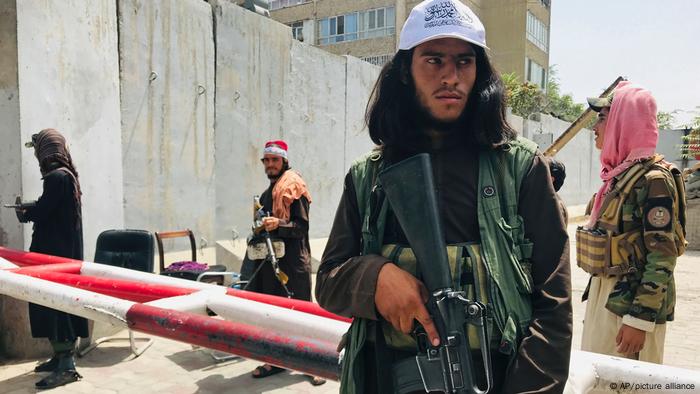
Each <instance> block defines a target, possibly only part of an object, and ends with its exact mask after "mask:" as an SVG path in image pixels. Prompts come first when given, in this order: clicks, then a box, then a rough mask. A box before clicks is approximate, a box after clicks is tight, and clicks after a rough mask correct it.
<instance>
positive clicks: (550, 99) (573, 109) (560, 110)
mask: <svg viewBox="0 0 700 394" xmlns="http://www.w3.org/2000/svg"><path fill="white" fill-rule="evenodd" d="M585 109H586V108H585V106H584V105H583V104H577V103H575V102H574V98H573V97H572V96H571V95H570V94H565V95H563V96H562V95H561V91H560V85H559V78H557V70H556V68H555V66H554V65H552V66H551V67H549V76H548V78H547V100H546V105H545V107H544V108H543V112H547V113H549V114H551V115H552V116H554V117H556V118H559V119H561V120H565V121H567V122H573V121H574V120H576V119H577V118H578V117H579V116H581V114H582V113H583V111H585Z"/></svg>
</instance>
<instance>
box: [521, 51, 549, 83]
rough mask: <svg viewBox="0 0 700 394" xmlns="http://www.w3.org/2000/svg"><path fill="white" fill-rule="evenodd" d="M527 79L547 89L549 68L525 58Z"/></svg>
mask: <svg viewBox="0 0 700 394" xmlns="http://www.w3.org/2000/svg"><path fill="white" fill-rule="evenodd" d="M525 80H526V81H528V82H531V83H533V84H535V85H537V86H538V87H539V88H540V89H542V90H545V88H546V86H547V70H546V69H545V68H544V67H542V66H540V65H539V64H538V63H537V62H535V61H534V60H532V59H530V58H528V57H526V58H525Z"/></svg>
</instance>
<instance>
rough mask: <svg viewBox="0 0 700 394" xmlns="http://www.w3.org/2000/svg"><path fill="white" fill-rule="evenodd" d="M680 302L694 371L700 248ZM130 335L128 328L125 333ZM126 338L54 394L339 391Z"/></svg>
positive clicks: (681, 276) (680, 352) (674, 349)
mask: <svg viewBox="0 0 700 394" xmlns="http://www.w3.org/2000/svg"><path fill="white" fill-rule="evenodd" d="M575 228H576V226H575V225H570V226H569V235H570V236H571V237H572V241H571V251H572V263H573V267H572V272H573V275H572V281H573V290H574V292H573V297H574V342H573V343H574V344H573V347H574V349H578V347H579V346H580V341H581V328H582V319H583V312H584V304H583V303H581V302H580V299H581V294H582V293H583V290H584V289H585V287H586V283H587V280H588V278H587V275H586V274H585V273H584V272H583V271H581V270H580V269H578V268H577V267H576V266H575V258H574V257H575V256H574V253H575V252H574V251H575V245H574V241H573V231H574V230H575ZM676 281H677V287H678V302H677V309H676V321H675V322H673V323H671V324H670V326H669V328H668V332H667V338H666V354H665V358H664V362H665V364H668V365H673V366H678V367H683V368H689V369H694V370H697V371H699V372H698V373H700V352H697V349H698V348H700V329H698V327H700V252H698V251H690V252H688V253H687V254H686V255H685V256H683V257H681V258H680V259H679V261H678V264H677V268H676ZM122 335H125V332H123V333H122ZM129 356H130V352H129V350H128V345H126V343H116V344H113V345H112V344H103V345H101V346H100V347H98V349H97V350H94V351H93V352H91V353H89V354H88V355H87V356H86V357H85V358H82V359H79V360H78V368H79V371H80V373H81V374H82V375H83V377H84V379H83V380H82V381H80V382H77V383H73V384H70V385H68V386H64V387H60V388H56V389H53V390H49V391H48V392H51V393H95V394H100V393H104V394H107V393H126V394H134V393H172V394H180V393H181V394H189V393H288V394H297V393H298V394H302V393H303V394H307V393H336V392H338V384H337V383H336V382H330V381H329V382H328V383H326V384H325V385H323V386H318V387H314V386H311V384H309V382H308V379H307V378H306V377H305V376H304V375H301V374H298V373H282V374H279V375H275V376H271V377H268V378H265V379H253V378H251V377H250V372H251V371H252V370H253V369H254V368H255V366H257V365H258V364H259V363H257V362H254V361H247V360H242V359H238V360H233V361H228V362H223V363H217V362H215V361H214V360H213V358H212V357H211V356H210V354H209V351H208V350H206V349H198V350H193V349H192V347H191V346H190V345H187V344H184V343H179V342H175V341H170V340H166V339H161V338H157V339H156V342H155V344H154V345H153V346H152V347H151V348H150V349H148V350H147V351H146V352H145V353H144V354H143V355H142V356H141V357H139V358H137V359H134V360H128V361H124V360H125V359H128V358H129ZM35 364H36V360H28V361H27V360H25V361H16V360H13V361H2V360H0V393H12V394H19V393H33V392H35V390H34V383H35V382H36V381H37V380H39V379H40V378H41V376H43V375H39V374H35V373H34V372H33V368H34V366H35Z"/></svg>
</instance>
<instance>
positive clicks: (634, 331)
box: [615, 324, 646, 355]
mask: <svg viewBox="0 0 700 394" xmlns="http://www.w3.org/2000/svg"><path fill="white" fill-rule="evenodd" d="M645 339H646V331H643V330H640V329H638V328H634V327H631V326H628V325H626V324H623V325H622V327H620V331H618V333H617V337H616V338H615V342H616V343H617V352H618V353H620V354H625V355H628V354H635V353H639V352H640V351H642V349H643V348H644V340H645Z"/></svg>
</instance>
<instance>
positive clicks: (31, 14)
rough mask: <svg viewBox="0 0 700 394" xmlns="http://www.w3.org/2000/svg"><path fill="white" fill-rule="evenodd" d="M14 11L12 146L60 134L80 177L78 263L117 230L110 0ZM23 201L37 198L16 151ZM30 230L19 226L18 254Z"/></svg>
mask: <svg viewBox="0 0 700 394" xmlns="http://www.w3.org/2000/svg"><path fill="white" fill-rule="evenodd" d="M21 5H22V6H21V7H18V8H17V43H18V56H17V64H18V70H19V74H18V75H19V90H20V92H21V94H20V100H19V108H20V123H21V132H20V135H19V136H20V138H21V140H22V141H26V140H29V139H30V136H31V135H32V134H33V133H36V132H38V131H39V130H41V129H43V128H47V127H53V128H56V129H58V130H59V131H61V132H62V133H63V134H64V135H65V136H66V139H67V141H68V144H69V148H70V151H71V155H72V156H73V161H74V163H75V165H76V167H77V170H78V172H79V174H80V183H81V187H82V191H83V227H84V239H85V256H86V258H88V259H91V258H92V256H93V255H94V247H95V240H96V238H97V235H98V233H99V232H101V231H102V230H104V229H107V228H115V227H117V228H118V227H122V226H123V223H124V222H123V220H124V215H123V209H122V192H123V186H122V180H123V179H122V168H121V162H122V151H121V133H120V113H119V63H118V52H117V50H118V49H117V10H116V3H115V2H114V1H110V0H96V1H90V2H85V1H81V0H60V1H59V0H51V1H48V0H23V1H22V2H21ZM22 168H23V171H22V184H23V192H24V193H23V194H24V195H25V197H26V198H36V197H38V196H39V195H40V194H41V190H42V183H41V180H40V178H41V175H40V173H39V166H38V165H37V162H36V159H35V157H34V152H33V151H32V150H30V149H23V150H22ZM30 233H31V226H29V225H27V226H25V234H26V235H27V237H25V247H28V246H29V240H30V237H29V236H28V235H29V234H30Z"/></svg>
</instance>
